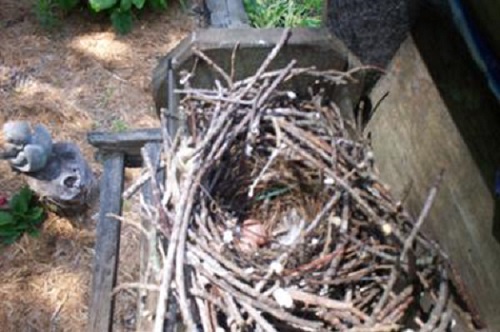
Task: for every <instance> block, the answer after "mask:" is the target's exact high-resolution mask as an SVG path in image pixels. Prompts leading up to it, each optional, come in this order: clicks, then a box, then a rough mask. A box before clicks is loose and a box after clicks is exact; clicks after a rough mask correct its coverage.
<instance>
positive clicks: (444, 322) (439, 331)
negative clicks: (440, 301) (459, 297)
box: [434, 305, 453, 332]
mask: <svg viewBox="0 0 500 332" xmlns="http://www.w3.org/2000/svg"><path fill="white" fill-rule="evenodd" d="M452 315H453V310H452V309H451V307H450V306H449V305H448V309H446V311H445V312H444V314H443V315H442V316H441V322H440V323H439V326H438V327H437V328H436V329H435V330H434V332H446V331H448V327H449V325H450V323H451V319H452Z"/></svg>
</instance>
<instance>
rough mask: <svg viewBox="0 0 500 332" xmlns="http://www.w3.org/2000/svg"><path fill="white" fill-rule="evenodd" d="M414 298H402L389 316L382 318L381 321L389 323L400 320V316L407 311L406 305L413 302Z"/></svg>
mask: <svg viewBox="0 0 500 332" xmlns="http://www.w3.org/2000/svg"><path fill="white" fill-rule="evenodd" d="M414 300H415V299H414V298H413V296H410V297H408V298H407V299H406V300H404V301H403V302H402V303H401V304H400V305H399V306H398V307H396V308H395V309H394V311H393V312H391V314H390V315H389V316H387V317H386V318H385V319H384V320H383V323H384V324H385V323H390V322H398V321H400V320H401V318H402V317H403V316H404V315H405V313H406V312H407V311H408V307H409V306H410V305H411V304H412V303H413V301H414Z"/></svg>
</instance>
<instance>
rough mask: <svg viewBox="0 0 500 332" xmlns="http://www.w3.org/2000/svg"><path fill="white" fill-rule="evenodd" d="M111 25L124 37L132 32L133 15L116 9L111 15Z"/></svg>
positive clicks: (128, 11)
mask: <svg viewBox="0 0 500 332" xmlns="http://www.w3.org/2000/svg"><path fill="white" fill-rule="evenodd" d="M111 23H112V24H113V27H114V28H115V30H116V31H117V32H118V33H119V34H122V35H124V34H126V33H128V32H130V30H132V13H131V12H130V10H127V11H122V10H120V9H115V10H113V13H111Z"/></svg>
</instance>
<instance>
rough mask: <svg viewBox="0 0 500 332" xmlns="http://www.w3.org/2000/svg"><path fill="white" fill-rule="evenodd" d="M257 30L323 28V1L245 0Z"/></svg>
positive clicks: (252, 22)
mask: <svg viewBox="0 0 500 332" xmlns="http://www.w3.org/2000/svg"><path fill="white" fill-rule="evenodd" d="M243 3H244V5H245V10H246V12H247V14H248V17H249V19H250V22H251V24H252V26H253V27H255V28H284V27H290V28H293V27H308V28H316V27H319V26H321V11H322V9H323V0H244V1H243Z"/></svg>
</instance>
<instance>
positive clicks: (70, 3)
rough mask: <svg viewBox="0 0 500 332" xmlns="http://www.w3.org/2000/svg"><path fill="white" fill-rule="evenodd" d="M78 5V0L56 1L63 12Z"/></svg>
mask: <svg viewBox="0 0 500 332" xmlns="http://www.w3.org/2000/svg"><path fill="white" fill-rule="evenodd" d="M79 3H80V0H57V5H58V6H59V8H61V9H62V10H64V11H70V10H71V9H73V8H75V7H76V6H77V5H78V4H79Z"/></svg>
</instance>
